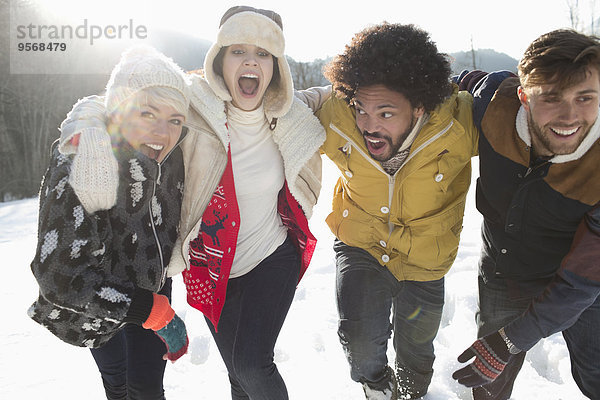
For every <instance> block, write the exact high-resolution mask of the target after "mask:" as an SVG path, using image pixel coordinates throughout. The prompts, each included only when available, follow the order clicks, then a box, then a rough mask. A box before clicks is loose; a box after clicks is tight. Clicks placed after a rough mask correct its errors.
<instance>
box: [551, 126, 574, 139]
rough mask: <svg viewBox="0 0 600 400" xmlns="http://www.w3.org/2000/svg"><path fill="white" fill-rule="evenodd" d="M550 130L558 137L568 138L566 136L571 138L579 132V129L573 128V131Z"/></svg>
mask: <svg viewBox="0 0 600 400" xmlns="http://www.w3.org/2000/svg"><path fill="white" fill-rule="evenodd" d="M550 130H551V131H552V132H553V133H555V134H556V135H558V136H564V137H566V136H571V135H573V134H575V133H576V132H577V131H578V130H579V127H576V128H572V129H558V128H550Z"/></svg>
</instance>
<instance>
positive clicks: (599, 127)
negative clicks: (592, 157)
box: [515, 106, 600, 164]
mask: <svg viewBox="0 0 600 400" xmlns="http://www.w3.org/2000/svg"><path fill="white" fill-rule="evenodd" d="M515 125H516V128H517V133H518V134H519V138H521V140H522V141H524V142H525V144H526V145H527V146H529V147H531V134H530V133H529V123H528V121H527V111H525V107H523V106H521V107H520V108H519V112H518V113H517V120H516V122H515ZM599 138H600V122H598V118H596V122H594V125H592V127H591V128H590V132H589V133H588V134H587V136H586V137H585V138H584V139H583V141H582V142H581V144H580V145H579V147H578V148H577V150H575V151H574V152H573V153H571V154H563V155H557V156H554V157H552V158H551V159H550V160H549V161H550V162H551V163H554V164H561V163H566V162H569V161H575V160H579V159H580V158H581V157H583V155H584V154H585V153H587V151H588V150H589V149H590V147H592V145H593V144H594V143H595V142H596V141H597V140H598V139H599Z"/></svg>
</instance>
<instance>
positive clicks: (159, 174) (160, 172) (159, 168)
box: [156, 163, 162, 185]
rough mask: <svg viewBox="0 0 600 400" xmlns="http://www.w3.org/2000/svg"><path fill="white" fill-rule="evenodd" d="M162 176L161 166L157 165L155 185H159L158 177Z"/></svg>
mask: <svg viewBox="0 0 600 400" xmlns="http://www.w3.org/2000/svg"><path fill="white" fill-rule="evenodd" d="M161 175H162V168H161V164H160V163H159V164H158V174H157V176H156V184H157V185H160V177H161Z"/></svg>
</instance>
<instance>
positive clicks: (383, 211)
mask: <svg viewBox="0 0 600 400" xmlns="http://www.w3.org/2000/svg"><path fill="white" fill-rule="evenodd" d="M381 212H382V213H384V214H387V213H389V212H390V209H389V208H387V207H385V206H383V207H381Z"/></svg>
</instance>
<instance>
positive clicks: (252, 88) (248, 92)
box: [238, 74, 260, 96]
mask: <svg viewBox="0 0 600 400" xmlns="http://www.w3.org/2000/svg"><path fill="white" fill-rule="evenodd" d="M259 83H260V81H259V79H258V75H255V74H243V75H242V76H241V77H240V79H239V80H238V86H239V87H240V90H241V91H242V94H243V95H244V96H254V95H255V94H256V92H257V91H258V85H259Z"/></svg>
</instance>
